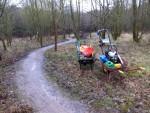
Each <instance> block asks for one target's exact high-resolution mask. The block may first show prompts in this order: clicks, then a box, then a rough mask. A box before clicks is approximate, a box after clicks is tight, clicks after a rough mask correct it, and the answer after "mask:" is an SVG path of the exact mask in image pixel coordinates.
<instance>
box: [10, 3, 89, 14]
mask: <svg viewBox="0 0 150 113" xmlns="http://www.w3.org/2000/svg"><path fill="white" fill-rule="evenodd" d="M72 1H73V4H76V0H72ZM22 2H23V0H10V4H14V5H17V6H21V5H22ZM83 9H84V11H90V10H91V3H90V0H84V2H83Z"/></svg>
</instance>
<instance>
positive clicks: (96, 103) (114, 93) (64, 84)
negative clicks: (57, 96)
mask: <svg viewBox="0 0 150 113" xmlns="http://www.w3.org/2000/svg"><path fill="white" fill-rule="evenodd" d="M148 38H149V36H147V35H145V41H141V43H140V44H136V43H133V42H132V41H131V36H130V35H129V34H123V35H122V36H121V38H120V39H119V40H118V41H117V42H116V43H117V45H118V48H119V52H120V54H121V56H123V57H124V58H125V59H126V60H127V61H128V63H129V66H131V67H135V66H140V67H145V68H146V71H143V72H139V71H138V72H132V73H128V74H127V76H126V78H125V79H124V80H122V81H121V80H120V79H117V78H118V77H116V76H118V75H116V76H115V75H113V76H112V79H111V80H110V81H108V79H107V78H108V77H107V76H106V75H105V74H104V73H103V72H102V70H101V66H100V64H99V62H98V61H96V63H95V66H94V70H93V71H90V70H88V67H87V69H86V70H84V71H81V70H80V69H79V64H78V62H77V58H76V48H75V44H70V45H66V46H62V47H59V50H58V51H57V52H54V51H53V50H48V51H47V52H46V54H45V55H46V57H47V60H46V62H45V69H46V71H47V72H48V77H49V78H50V80H53V81H55V82H57V83H58V84H59V86H60V87H61V88H62V89H63V90H65V91H67V92H69V93H70V94H71V95H72V97H75V98H77V99H79V100H81V101H83V102H84V103H86V104H88V105H89V108H90V110H91V112H94V113H127V112H129V113H149V112H150V65H149V64H150V59H149V57H150V41H148ZM90 42H91V44H93V45H94V47H95V50H96V53H97V55H96V56H97V57H98V53H100V48H99V47H98V40H97V39H91V40H90Z"/></svg>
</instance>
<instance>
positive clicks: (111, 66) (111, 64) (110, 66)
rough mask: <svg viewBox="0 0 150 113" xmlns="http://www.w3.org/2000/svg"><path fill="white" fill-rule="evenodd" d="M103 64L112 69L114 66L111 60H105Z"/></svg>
mask: <svg viewBox="0 0 150 113" xmlns="http://www.w3.org/2000/svg"><path fill="white" fill-rule="evenodd" d="M105 66H107V67H108V68H111V69H114V68H115V64H114V63H113V62H111V61H107V62H106V63H105Z"/></svg>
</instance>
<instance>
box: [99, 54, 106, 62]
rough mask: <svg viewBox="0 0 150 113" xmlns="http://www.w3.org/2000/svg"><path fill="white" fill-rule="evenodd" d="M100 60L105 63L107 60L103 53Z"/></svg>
mask: <svg viewBox="0 0 150 113" xmlns="http://www.w3.org/2000/svg"><path fill="white" fill-rule="evenodd" d="M100 61H101V62H103V63H105V62H107V61H108V59H107V57H106V56H105V55H100Z"/></svg>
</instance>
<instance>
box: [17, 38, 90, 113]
mask: <svg viewBox="0 0 150 113" xmlns="http://www.w3.org/2000/svg"><path fill="white" fill-rule="evenodd" d="M73 42H75V40H69V41H66V42H62V43H59V46H61V45H64V44H69V43H73ZM53 47H54V45H51V46H48V47H44V48H41V49H38V50H36V51H33V52H32V53H30V54H29V55H28V56H27V57H26V58H25V59H24V60H22V61H20V62H18V64H17V65H18V66H17V67H18V69H17V70H16V84H17V87H18V92H19V95H20V98H21V99H23V100H24V101H27V102H28V103H29V104H30V105H31V106H32V107H33V108H34V110H35V112H36V113H88V112H87V108H86V106H85V105H83V104H81V103H80V102H79V101H76V100H72V99H70V98H68V97H67V96H64V94H63V92H61V91H60V90H59V88H58V87H57V85H55V84H54V83H53V82H52V81H47V79H46V76H45V75H46V73H45V71H44V69H43V67H42V65H43V63H44V53H45V51H46V50H48V49H50V48H53Z"/></svg>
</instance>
